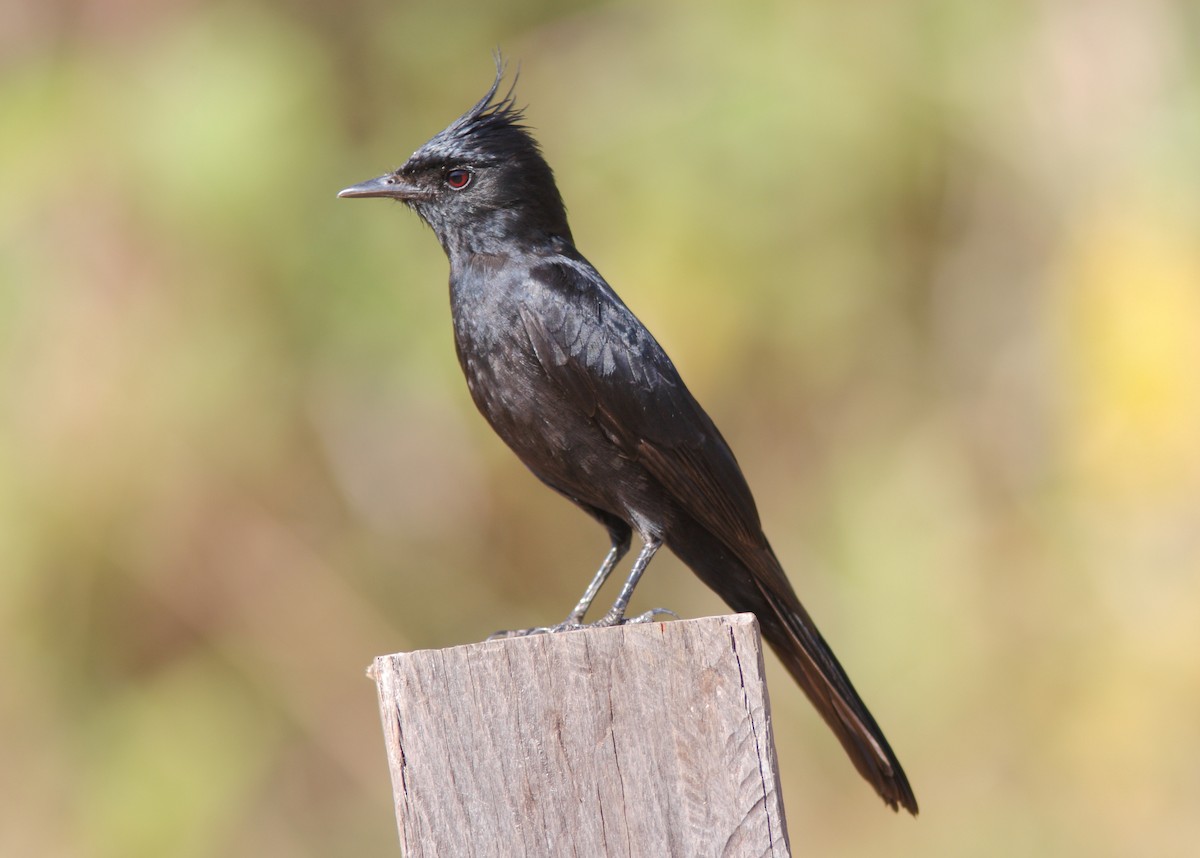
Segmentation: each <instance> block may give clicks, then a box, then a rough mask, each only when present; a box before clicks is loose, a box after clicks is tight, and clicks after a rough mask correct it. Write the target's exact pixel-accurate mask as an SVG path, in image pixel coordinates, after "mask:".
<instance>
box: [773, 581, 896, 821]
mask: <svg viewBox="0 0 1200 858" xmlns="http://www.w3.org/2000/svg"><path fill="white" fill-rule="evenodd" d="M756 583H757V582H756ZM760 592H761V593H762V596H763V598H764V600H765V601H766V603H767V605H769V607H770V613H767V612H763V611H756V612H755V613H756V615H757V616H758V619H759V625H760V626H761V627H762V630H763V636H764V637H765V638H766V639H767V643H769V644H770V645H771V648H772V649H774V650H775V653H776V654H777V655H778V656H779V658H780V660H781V661H782V662H783V664H784V666H785V667H786V668H787V669H788V672H789V673H791V674H792V676H793V677H794V678H795V679H796V682H797V683H798V684H799V685H800V687H801V688H802V689H804V693H805V694H806V695H808V699H809V700H810V701H812V704H813V706H814V707H816V709H817V711H818V712H819V713H821V717H822V718H824V719H825V723H826V724H828V725H829V727H830V729H831V730H833V733H834V735H835V736H837V737H838V740H839V741H840V742H841V743H842V747H843V748H845V749H846V753H847V754H848V755H849V757H850V760H851V762H853V763H854V767H855V768H856V769H858V771H859V774H861V775H862V776H863V777H864V778H866V780H867V781H868V782H869V783H870V784H871V785H872V786H874V787H875V791H876V792H878V793H879V795H880V796H882V797H883V800H884V801H885V802H887V803H888V805H889V806H890V807H891V808H892V810H899V809H900V808H901V807H903V808H904V809H905V810H907V811H908V812H909V813H911V814H913V815H914V816H916V814H917V799H916V796H914V795H913V791H912V787H911V786H910V785H909V783H908V777H907V776H906V775H905V774H904V769H903V768H901V766H900V761H899V760H897V759H896V755H895V753H893V751H892V748H891V746H890V745H889V744H888V741H887V739H886V738H885V737H884V735H883V731H882V730H881V729H879V725H878V724H877V723H876V722H875V719H874V717H872V715H871V712H870V711H869V710H868V709H867V707H866V704H864V703H863V701H862V698H861V697H859V696H858V692H856V691H855V690H854V686H853V685H852V684H851V683H850V678H849V677H848V676H847V675H846V671H845V670H843V668H842V666H841V664H839V663H838V660H837V657H836V656H834V654H833V651H832V650H831V649H830V648H829V645H828V644H827V643H825V639H824V638H822V637H821V633H820V632H819V631H818V630H817V627H816V625H814V624H813V621H812V619H811V618H810V617H809V616H808V613H807V612H806V611H805V610H804V607H803V606H802V605H801V604H800V602H799V600H797V599H796V597H795V596H794V595H793V596H792V597H791V598H790V599H786V598H785V599H780V598H779V597H778V596H776V595H775V594H773V593H771V592H769V591H768V590H767V589H766V588H762V587H761V585H760Z"/></svg>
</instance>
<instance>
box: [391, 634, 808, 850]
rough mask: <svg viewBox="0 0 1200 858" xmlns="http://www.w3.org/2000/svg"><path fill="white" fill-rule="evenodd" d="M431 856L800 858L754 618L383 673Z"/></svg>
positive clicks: (408, 806) (476, 655)
mask: <svg viewBox="0 0 1200 858" xmlns="http://www.w3.org/2000/svg"><path fill="white" fill-rule="evenodd" d="M370 674H371V676H372V677H373V678H374V679H375V680H376V683H377V685H378V690H379V699H380V709H381V713H382V717H383V726H384V735H385V738H386V744H387V753H388V760H389V764H390V767H391V772H392V785H393V789H394V794H395V800H396V818H397V821H398V823H399V827H400V842H401V847H402V849H403V852H404V855H405V856H407V858H425V856H445V858H452V856H498V858H509V857H510V856H555V858H559V856H571V855H577V856H585V857H586V856H605V855H612V856H643V855H644V856H681V858H692V857H693V856H710V855H711V856H730V858H732V856H751V855H753V856H788V855H790V854H791V853H790V851H789V847H788V842H787V833H786V828H785V823H784V818H783V807H782V802H781V799H780V792H779V783H778V777H777V766H776V759H775V749H774V743H773V739H772V733H771V720H770V708H769V704H768V700H767V693H766V687H765V685H764V682H763V668H762V645H761V640H760V638H759V633H758V623H757V621H756V620H755V619H754V616H753V615H751V614H740V615H733V616H723V617H708V618H705V619H698V620H687V621H677V622H668V623H647V624H641V625H631V626H620V627H616V628H607V629H586V630H583V631H577V632H566V633H560V634H553V635H545V634H543V635H534V636H530V637H524V638H510V639H506V640H497V641H486V642H483V643H477V644H470V645H467V646H459V647H453V648H450V649H444V650H424V651H419V652H412V653H399V654H396V655H387V656H380V657H379V658H377V659H376V660H375V663H374V665H373V666H372V668H371V670H370Z"/></svg>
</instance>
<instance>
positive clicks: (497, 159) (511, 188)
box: [338, 57, 571, 257]
mask: <svg viewBox="0 0 1200 858" xmlns="http://www.w3.org/2000/svg"><path fill="white" fill-rule="evenodd" d="M503 78H504V66H503V64H502V63H501V61H500V59H499V57H497V61H496V79H495V81H494V82H493V83H492V86H491V89H489V90H488V92H487V94H486V95H485V96H484V97H483V98H481V99H480V100H479V101H478V102H477V103H476V104H475V106H474V107H472V108H471V109H470V110H468V111H467V112H466V113H464V114H463V115H462V116H460V117H459V118H458V119H456V120H454V121H453V122H452V123H450V125H449V126H448V127H447V128H446V129H445V130H443V131H441V132H439V133H438V134H436V135H434V137H433V138H432V139H430V140H429V142H427V143H426V144H425V145H424V146H422V147H421V148H420V149H418V150H417V151H416V152H414V153H413V154H412V156H411V157H410V158H409V159H408V160H407V161H406V162H405V163H404V166H402V167H400V168H399V169H398V170H395V171H394V172H391V173H386V174H385V175H382V176H379V177H378V178H375V179H371V180H369V181H366V182H363V183H362V184H359V185H354V186H353V187H349V188H346V189H345V190H343V191H341V192H340V193H339V194H338V196H339V197H391V198H392V199H396V200H400V201H402V202H404V203H405V204H407V205H408V206H409V207H411V208H412V209H413V210H414V211H416V213H417V214H418V215H420V216H421V219H422V220H424V221H425V222H426V223H427V224H429V226H430V227H432V229H433V231H434V233H436V234H437V237H438V240H439V241H441V243H442V246H443V247H444V248H445V250H446V253H447V254H449V255H451V256H452V257H453V256H454V255H455V254H456V253H461V252H465V253H471V252H488V251H489V250H491V249H496V248H499V247H500V246H504V245H507V244H509V243H510V242H512V241H513V240H514V238H515V239H519V240H525V241H532V242H540V241H550V240H554V239H563V240H566V241H567V242H570V240H571V232H570V228H569V227H568V226H567V213H566V208H565V207H564V206H563V201H562V197H561V196H560V195H559V193H558V188H557V186H556V185H555V184H554V174H553V173H552V172H551V171H550V166H549V165H548V164H547V163H546V159H545V158H543V157H542V153H541V149H540V148H539V147H538V144H537V141H536V140H534V139H533V135H532V134H530V133H529V129H528V128H526V127H525V125H523V124H522V120H523V119H524V113H523V111H522V110H521V108H519V107H517V106H516V105H515V103H514V101H513V87H515V85H516V80H515V79H514V81H513V85H512V86H510V87H509V89H508V92H507V93H506V94H505V95H504V96H502V97H500V98H497V93H498V91H499V88H500V82H501V80H502V79H503Z"/></svg>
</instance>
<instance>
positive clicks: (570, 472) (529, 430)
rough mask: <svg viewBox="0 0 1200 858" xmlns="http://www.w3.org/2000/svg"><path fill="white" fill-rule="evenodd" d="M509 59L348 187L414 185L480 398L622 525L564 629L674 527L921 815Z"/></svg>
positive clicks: (686, 558)
mask: <svg viewBox="0 0 1200 858" xmlns="http://www.w3.org/2000/svg"><path fill="white" fill-rule="evenodd" d="M503 77H504V68H503V66H502V64H501V63H500V62H499V59H498V60H497V74H496V80H495V82H494V83H493V84H492V86H491V89H489V90H488V93H487V95H485V96H484V97H483V98H482V99H480V101H479V102H478V103H477V104H476V105H475V106H474V107H472V108H471V109H470V110H468V111H467V112H466V113H464V114H463V115H462V116H460V117H459V118H458V119H456V120H455V121H454V122H452V123H451V124H450V126H449V127H448V128H446V129H445V130H444V131H442V132H441V133H439V134H437V135H436V136H434V137H433V138H432V139H431V140H430V141H429V142H427V143H426V144H425V145H424V146H422V147H421V148H420V149H418V150H417V151H416V152H414V153H413V155H412V157H410V158H409V159H408V161H406V162H405V164H404V166H402V167H400V168H399V169H398V170H396V171H395V172H392V173H388V174H386V175H384V176H380V177H379V178H377V179H372V180H370V181H367V182H363V183H362V184H360V185H355V186H353V187H350V188H346V189H345V190H344V191H342V192H341V193H339V194H338V196H340V197H390V198H392V199H397V200H401V201H403V202H404V203H405V204H406V205H408V206H409V207H410V208H412V209H413V210H414V211H415V212H416V213H417V214H418V215H419V216H420V217H421V219H422V220H424V221H425V223H427V224H428V225H429V226H430V227H431V228H432V229H433V232H434V233H435V234H436V235H437V238H438V241H440V242H441V244H442V248H443V249H444V250H445V251H446V256H447V257H449V260H450V307H451V312H452V315H453V320H454V342H455V346H456V348H457V352H458V360H459V363H460V364H461V365H462V369H463V373H464V374H465V375H466V377H467V386H468V387H469V388H470V390H471V396H472V397H473V398H474V400H475V404H476V405H477V406H478V407H479V410H480V411H481V412H482V413H483V416H484V417H485V418H487V421H488V422H489V423H490V424H491V426H492V428H493V429H494V430H495V431H496V434H498V435H499V436H500V437H501V438H502V439H503V440H504V442H505V443H506V444H508V446H509V447H511V448H512V450H513V452H515V453H516V454H517V456H519V457H520V459H521V461H522V462H524V463H525V465H526V466H528V468H529V469H530V470H531V471H533V473H534V474H535V475H536V476H537V477H538V478H539V479H541V480H542V481H543V482H544V483H546V485H548V486H550V488H552V489H554V490H555V491H557V492H559V493H560V494H562V495H564V496H566V497H567V498H568V499H570V500H571V501H573V502H575V503H576V504H577V505H579V506H580V507H582V508H583V510H584V511H585V512H587V513H588V514H590V515H591V516H592V517H593V518H595V519H596V520H597V521H599V522H600V523H601V524H602V525H604V527H605V529H607V531H608V535H609V538H610V539H611V540H612V547H611V549H610V550H609V552H608V555H607V556H606V557H605V559H604V562H603V564H602V565H601V567H600V569H599V571H598V572H597V573H596V575H595V578H594V580H593V581H592V582H591V584H589V585H588V588H587V590H586V592H585V593H584V595H583V598H582V599H580V601H579V604H578V605H576V607H575V609H574V610H573V611H572V612H571V614H570V615H569V616H568V617H567V619H566V620H565V621H564V622H563V623H561V624H560V625H558V626H556V627H554V629H551V630H548V631H554V630H566V629H574V628H579V627H581V626H582V625H583V620H584V615H585V614H586V613H587V610H588V608H589V607H590V606H591V603H592V600H593V598H594V597H595V595H596V593H597V591H598V590H599V589H600V586H601V585H602V584H603V583H604V581H605V579H606V578H607V577H608V575H609V573H610V572H612V570H613V568H614V567H615V566H616V565H617V563H618V561H620V559H621V558H622V557H623V556H624V555H625V553H626V552H627V551H628V550H629V545H630V537H631V536H632V532H633V531H635V530H636V531H637V533H638V536H639V537H641V540H642V543H643V548H642V550H641V553H640V554H639V555H638V557H637V560H636V561H635V562H634V564H633V568H632V570H631V572H630V574H629V577H628V579H627V580H626V582H625V584H624V586H623V587H622V589H621V592H620V595H619V596H618V598H617V600H616V602H615V604H613V606H612V608H611V609H610V610H609V611H608V613H607V614H605V615H604V617H603V619H601V620H600V621H599V622H598V623H597V625H615V624H618V623H622V622H627V621H629V620H626V618H625V609H626V606H627V605H628V603H629V598H630V596H631V595H632V593H633V588H634V586H635V585H636V584H637V581H638V578H639V577H641V574H642V573H643V572H644V571H645V569H646V565H647V564H648V563H649V562H650V559H651V557H653V556H654V552H655V551H657V550H658V549H659V547H661V546H662V545H664V544H665V545H667V546H668V547H669V548H670V549H671V550H672V551H674V552H675V554H676V555H678V556H679V558H680V559H681V560H683V562H684V563H686V564H687V565H688V566H690V567H691V568H692V570H693V571H694V572H695V573H696V574H697V575H698V576H700V579H701V580H702V581H704V583H706V584H707V585H708V586H709V587H711V588H712V589H713V590H715V591H716V593H717V594H718V595H719V596H720V597H721V598H722V599H724V600H725V601H726V602H727V603H728V604H729V606H730V607H731V608H733V609H734V610H735V611H752V612H753V613H754V614H755V615H756V616H757V617H758V621H759V624H760V626H761V628H762V633H763V635H764V636H765V637H766V639H767V641H768V642H769V643H770V645H771V646H772V647H773V648H774V650H775V652H776V653H777V654H778V655H779V657H780V659H782V661H783V663H784V664H785V665H786V666H787V668H788V670H789V671H790V672H791V674H792V676H793V677H795V679H796V681H797V682H798V683H799V684H800V687H801V688H803V689H804V691H805V693H806V694H807V695H808V697H809V699H810V700H811V701H812V703H813V705H815V706H816V708H817V711H819V712H820V713H821V716H822V717H823V718H824V719H825V721H826V722H827V723H828V724H829V726H830V727H831V728H832V729H833V732H834V733H835V734H836V735H837V737H838V739H839V740H840V741H841V743H842V745H843V746H844V747H845V749H846V752H847V753H848V754H849V755H850V759H851V760H852V761H853V762H854V765H855V767H856V768H857V769H858V771H859V772H860V773H861V774H862V776H863V777H864V778H866V779H867V780H868V781H869V782H870V783H871V785H872V786H874V787H875V789H876V790H877V791H878V792H879V794H880V795H881V796H882V797H883V800H884V801H885V802H887V803H888V804H889V805H890V806H891V807H892V808H893V809H894V810H895V809H899V808H900V807H904V808H905V809H907V810H908V811H910V812H911V813H913V814H914V815H915V814H916V812H917V800H916V798H915V797H914V796H913V792H912V788H911V787H910V786H909V785H908V779H907V778H906V777H905V775H904V770H903V769H902V768H901V767H900V763H899V761H897V759H896V756H895V754H893V753H892V749H891V747H889V745H888V743H887V739H885V738H884V736H883V732H882V731H881V730H880V729H879V726H878V725H877V724H876V723H875V719H874V718H872V717H871V713H870V712H868V711H867V707H866V706H865V705H864V704H863V702H862V700H861V699H860V698H859V696H858V694H857V693H856V692H855V690H854V686H852V685H851V684H850V680H849V678H848V677H847V676H846V673H845V671H843V670H842V667H841V665H840V664H838V661H837V659H836V658H835V657H834V655H833V652H832V651H831V650H830V648H829V646H828V645H827V644H826V643H825V640H824V639H823V638H822V637H821V634H820V632H818V631H817V628H816V626H815V625H814V624H813V621H812V619H811V618H810V617H809V615H808V612H807V611H805V609H804V607H803V606H802V605H801V604H800V601H799V599H798V598H797V597H796V593H795V591H794V590H793V589H792V586H791V584H790V583H789V582H788V579H787V577H786V576H785V575H784V572H783V568H782V567H781V566H780V564H779V561H778V560H777V559H776V557H775V553H774V552H773V551H772V550H771V546H770V544H769V543H768V542H767V538H766V536H764V535H763V532H762V526H761V525H760V523H759V517H758V510H757V508H756V507H755V505H754V498H753V497H752V496H751V494H750V488H749V487H748V486H747V485H746V480H745V478H744V477H743V476H742V472H741V469H740V468H739V467H738V464H737V461H736V460H735V459H734V457H733V453H732V452H731V451H730V449H729V446H728V445H727V444H726V443H725V439H724V438H722V437H721V433H720V432H718V431H717V427H716V426H715V425H713V422H712V420H710V419H709V416H708V415H707V414H706V413H705V412H704V409H703V408H701V407H700V404H699V403H698V402H696V400H695V399H694V398H693V397H692V395H691V393H689V392H688V389H687V388H686V387H685V386H684V384H683V380H682V379H681V378H680V377H679V373H678V372H677V371H676V369H675V366H674V365H673V364H672V363H671V360H670V358H668V357H667V355H666V353H665V352H664V351H663V350H662V347H661V346H659V344H658V343H657V342H656V341H655V339H654V337H653V336H651V334H650V332H649V331H647V330H646V328H645V326H643V325H642V323H641V322H640V321H638V319H637V317H636V316H634V315H633V313H632V312H630V311H629V309H628V308H627V307H626V306H625V304H624V303H623V302H622V301H621V299H620V298H619V297H617V294H616V292H614V291H613V290H612V287H610V286H609V285H608V283H606V282H605V281H604V278H603V277H601V276H600V274H599V273H598V272H597V271H596V269H595V268H593V267H592V266H591V264H590V263H589V262H588V261H587V260H586V259H585V258H584V257H583V255H582V254H580V252H579V251H578V250H576V249H575V242H574V239H573V238H572V236H571V228H570V227H569V226H568V225H567V213H566V209H565V207H564V206H563V201H562V197H561V196H560V195H559V192H558V188H557V187H556V185H555V183H554V175H553V174H552V173H551V171H550V167H549V165H548V164H547V163H546V161H545V159H544V158H543V156H542V153H541V150H540V148H539V146H538V144H537V142H536V141H535V140H534V138H533V136H532V135H531V134H530V132H529V130H528V128H527V127H526V126H525V125H523V124H522V123H523V120H524V114H523V111H522V110H521V109H520V108H518V107H517V106H516V105H515V104H514V101H513V88H512V87H510V88H509V90H508V93H507V94H506V95H504V96H503V97H499V98H497V92H498V90H499V86H500V82H501V80H502V79H503ZM514 85H515V81H514ZM653 613H654V612H651V614H648V615H642V616H641V617H638V618H634V619H636V620H647V619H649V618H650V616H651V615H652V614H653Z"/></svg>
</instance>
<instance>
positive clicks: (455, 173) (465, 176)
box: [446, 170, 471, 191]
mask: <svg viewBox="0 0 1200 858" xmlns="http://www.w3.org/2000/svg"><path fill="white" fill-rule="evenodd" d="M446 184H447V185H448V186H449V187H450V190H452V191H461V190H462V189H463V188H465V187H466V186H467V185H469V184H471V171H470V170H451V171H450V172H449V173H447V174H446Z"/></svg>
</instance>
